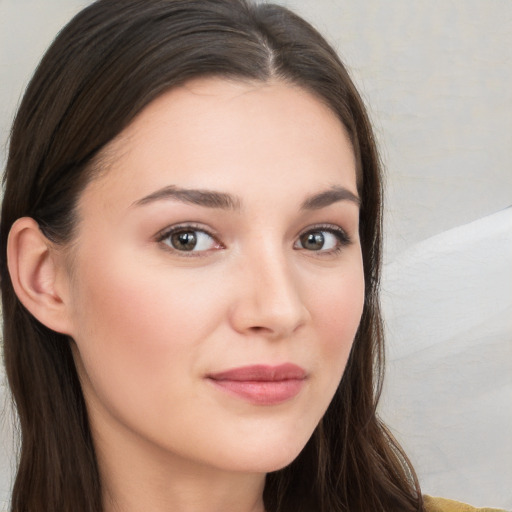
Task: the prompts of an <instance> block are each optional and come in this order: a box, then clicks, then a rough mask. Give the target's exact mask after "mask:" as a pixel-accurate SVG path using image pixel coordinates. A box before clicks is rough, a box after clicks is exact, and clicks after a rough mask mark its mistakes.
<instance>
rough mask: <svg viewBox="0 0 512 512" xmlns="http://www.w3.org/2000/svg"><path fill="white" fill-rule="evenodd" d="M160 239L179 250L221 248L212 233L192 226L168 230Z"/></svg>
mask: <svg viewBox="0 0 512 512" xmlns="http://www.w3.org/2000/svg"><path fill="white" fill-rule="evenodd" d="M158 241H159V242H163V243H164V244H165V245H167V246H168V247H170V248H171V249H173V250H175V251H179V252H189V253H192V252H205V251H209V250H211V249H219V248H221V245H220V244H219V242H218V241H217V240H216V239H215V238H214V237H213V236H212V235H210V234H209V233H207V232H206V231H204V230H202V229H198V228H195V227H192V226H178V227H175V228H172V229H169V230H166V231H165V232H163V233H162V234H161V235H160V236H159V237H158Z"/></svg>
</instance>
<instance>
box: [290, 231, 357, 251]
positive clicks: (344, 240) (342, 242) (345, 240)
mask: <svg viewBox="0 0 512 512" xmlns="http://www.w3.org/2000/svg"><path fill="white" fill-rule="evenodd" d="M317 231H327V232H329V233H331V234H332V235H334V236H335V237H336V238H337V239H338V242H339V243H338V246H337V247H335V248H334V249H329V250H319V251H308V250H307V249H305V250H306V251H307V252H308V253H311V254H312V255H318V256H322V255H324V256H325V255H331V254H336V253H338V252H339V251H340V250H341V249H342V248H343V247H346V246H348V245H350V244H352V238H351V237H350V235H349V234H348V233H347V231H346V230H345V229H343V228H342V227H341V226H338V225H337V224H316V225H313V226H308V227H307V228H305V229H303V230H302V231H301V232H300V233H299V234H298V236H297V241H300V237H301V236H303V235H305V234H307V233H312V232H313V233H314V232H317ZM296 243H297V242H296ZM294 247H295V244H294ZM297 249H302V247H299V248H297Z"/></svg>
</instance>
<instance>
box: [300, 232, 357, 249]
mask: <svg viewBox="0 0 512 512" xmlns="http://www.w3.org/2000/svg"><path fill="white" fill-rule="evenodd" d="M348 244H350V239H349V237H348V236H347V234H346V233H345V231H343V230H342V229H341V228H339V227H334V226H333V227H329V228H322V229H318V228H317V229H311V230H309V231H306V232H304V233H302V234H301V235H300V236H299V239H298V240H297V242H296V243H295V246H294V247H295V249H305V250H306V251H315V252H321V253H324V254H329V253H333V252H337V251H338V250H340V249H341V247H342V246H344V245H348Z"/></svg>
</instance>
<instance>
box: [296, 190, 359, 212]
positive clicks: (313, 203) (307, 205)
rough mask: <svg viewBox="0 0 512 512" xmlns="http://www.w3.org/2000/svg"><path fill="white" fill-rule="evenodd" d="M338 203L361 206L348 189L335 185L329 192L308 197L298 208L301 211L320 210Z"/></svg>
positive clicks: (356, 197) (355, 196) (357, 198)
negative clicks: (350, 203) (348, 202)
mask: <svg viewBox="0 0 512 512" xmlns="http://www.w3.org/2000/svg"><path fill="white" fill-rule="evenodd" d="M339 201H351V202H353V203H355V204H356V205H357V206H361V199H359V197H358V196H357V195H356V194H354V193H353V192H351V191H350V190H349V189H348V188H345V187H340V186H338V185H335V186H333V187H331V188H330V189H329V190H326V191H324V192H320V193H318V194H315V195H313V196H310V197H308V198H307V199H306V200H305V201H304V202H303V203H302V206H301V207H300V209H301V210H320V209H321V208H326V207H327V206H330V205H331V204H334V203H337V202H339Z"/></svg>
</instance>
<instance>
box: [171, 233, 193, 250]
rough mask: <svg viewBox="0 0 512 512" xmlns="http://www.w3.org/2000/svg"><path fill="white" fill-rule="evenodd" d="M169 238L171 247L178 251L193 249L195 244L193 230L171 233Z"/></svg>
mask: <svg viewBox="0 0 512 512" xmlns="http://www.w3.org/2000/svg"><path fill="white" fill-rule="evenodd" d="M169 238H170V242H171V245H172V247H173V249H176V250H178V251H193V250H194V248H195V247H196V245H197V236H196V233H195V232H194V231H181V232H179V233H173V234H172V235H171V236H170V237H169Z"/></svg>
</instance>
